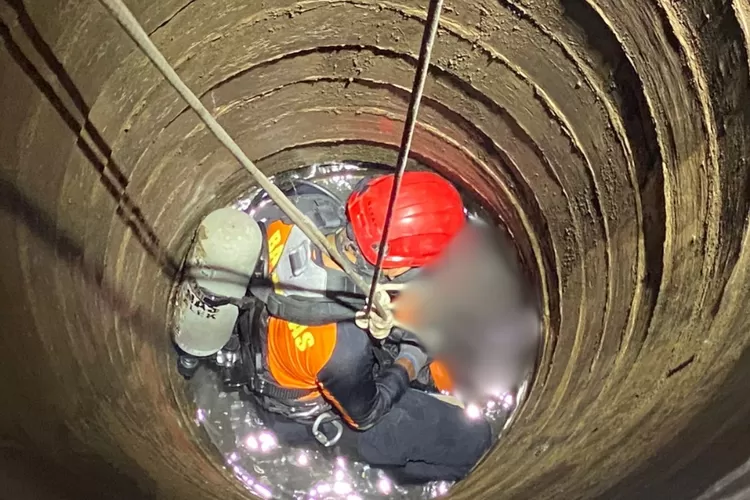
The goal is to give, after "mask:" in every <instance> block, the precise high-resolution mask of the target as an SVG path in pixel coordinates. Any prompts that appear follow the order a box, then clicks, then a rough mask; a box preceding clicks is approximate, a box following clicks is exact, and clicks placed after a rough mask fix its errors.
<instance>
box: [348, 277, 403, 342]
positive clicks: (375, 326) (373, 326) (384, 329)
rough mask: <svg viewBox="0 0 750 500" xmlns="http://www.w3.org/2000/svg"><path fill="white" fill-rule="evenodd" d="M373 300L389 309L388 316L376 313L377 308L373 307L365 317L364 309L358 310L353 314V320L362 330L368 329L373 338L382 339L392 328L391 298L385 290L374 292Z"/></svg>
mask: <svg viewBox="0 0 750 500" xmlns="http://www.w3.org/2000/svg"><path fill="white" fill-rule="evenodd" d="M375 300H377V301H379V302H380V304H382V305H383V307H384V308H385V309H386V310H387V311H389V314H388V317H387V318H383V317H382V316H380V314H378V311H377V308H375V307H373V308H372V311H371V312H370V316H369V317H365V311H358V312H357V313H356V315H355V316H354V322H355V323H356V324H357V326H358V327H360V328H362V329H363V330H368V331H369V332H370V335H372V337H373V338H375V339H378V340H383V339H384V338H386V337H388V335H390V333H391V329H392V328H393V315H391V314H390V304H391V298H390V296H389V295H388V292H386V291H385V290H380V289H379V290H377V291H376V292H375Z"/></svg>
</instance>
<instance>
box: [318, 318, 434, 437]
mask: <svg viewBox="0 0 750 500" xmlns="http://www.w3.org/2000/svg"><path fill="white" fill-rule="evenodd" d="M411 357H412V358H413V357H414V356H413V355H412V356H411ZM416 362H418V360H417V361H416ZM374 367H375V356H374V354H373V351H372V344H371V341H370V338H369V336H368V334H367V333H366V332H365V331H364V330H361V329H360V328H359V327H357V326H356V325H355V324H354V323H352V322H345V323H339V325H338V333H337V341H336V348H335V349H334V352H333V355H332V356H331V358H330V360H329V361H328V363H326V365H325V367H323V369H322V370H321V371H320V372H319V373H318V384H319V386H320V389H321V390H322V392H323V394H324V395H325V396H326V398H327V399H328V400H329V401H330V402H331V404H333V406H334V407H336V409H338V411H339V412H340V413H341V415H342V417H343V418H344V420H345V421H346V422H347V423H348V424H349V425H350V426H352V427H353V428H355V429H358V430H365V429H368V428H370V427H372V426H373V425H374V424H375V423H376V422H377V421H378V420H379V419H380V418H381V417H382V416H383V415H385V414H386V413H388V411H390V409H391V407H392V406H393V404H394V403H396V402H397V401H398V400H399V399H400V398H401V396H402V395H403V394H404V391H406V389H407V388H408V387H409V382H410V381H411V379H413V377H415V376H416V373H418V372H419V369H420V367H415V366H413V365H412V359H409V357H403V356H401V355H399V358H397V360H396V362H395V363H394V364H393V365H391V366H389V367H388V368H385V369H384V370H381V371H380V373H379V374H378V375H377V377H376V376H375V375H374V374H373V371H374Z"/></svg>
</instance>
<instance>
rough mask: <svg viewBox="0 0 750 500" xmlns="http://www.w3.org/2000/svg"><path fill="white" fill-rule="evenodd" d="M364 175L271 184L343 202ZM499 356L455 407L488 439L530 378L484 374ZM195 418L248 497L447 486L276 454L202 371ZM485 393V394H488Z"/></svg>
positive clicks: (423, 492) (342, 171) (315, 172)
mask: <svg viewBox="0 0 750 500" xmlns="http://www.w3.org/2000/svg"><path fill="white" fill-rule="evenodd" d="M372 173H373V172H372V170H371V169H365V168H362V167H361V166H358V165H353V164H328V165H315V166H312V167H307V168H305V169H302V170H298V171H295V172H292V173H286V174H282V175H281V176H279V178H277V179H275V181H276V182H277V183H279V182H283V181H288V180H293V179H308V180H311V181H314V182H315V183H316V184H318V185H320V186H323V187H325V188H327V189H328V190H330V191H331V192H333V193H334V194H336V195H337V196H339V197H340V198H341V199H342V200H343V199H345V198H346V196H347V195H348V194H349V192H351V190H352V188H353V186H354V185H355V184H356V183H357V182H358V181H359V180H360V179H361V178H363V177H365V176H368V175H371V174H372ZM256 194H257V193H250V194H249V195H248V196H247V197H244V198H243V199H241V200H239V201H238V202H237V203H236V204H235V207H236V208H239V209H241V210H243V211H246V212H248V213H252V212H253V211H254V210H256V209H257V208H258V207H257V202H258V199H257V198H256ZM466 206H467V214H468V215H469V216H470V217H471V218H474V219H484V218H485V217H486V214H484V213H483V212H482V209H481V208H480V207H478V206H477V205H476V204H475V203H473V201H472V200H471V199H467V200H466ZM501 350H505V351H507V346H503V345H502V344H499V345H497V346H489V345H488V346H487V347H486V348H485V352H483V353H482V354H483V355H485V356H486V357H485V358H483V360H482V361H483V362H484V364H483V366H484V368H483V369H484V370H485V371H484V372H482V373H481V377H482V379H483V380H484V382H485V384H484V386H483V387H482V390H481V391H480V392H476V391H473V392H472V393H471V394H467V395H466V396H465V397H461V396H460V395H455V394H454V396H459V399H461V400H462V401H464V402H465V405H464V410H465V412H466V414H467V415H468V416H469V417H470V418H473V419H478V418H482V417H484V418H486V419H487V420H488V421H489V422H490V424H491V426H492V428H493V432H494V434H495V436H499V435H500V434H501V432H502V430H503V428H504V427H505V425H506V423H507V422H508V421H509V418H510V416H511V415H512V413H513V411H514V410H515V409H516V407H517V405H518V403H519V402H520V401H522V399H523V395H524V392H525V386H524V381H527V380H528V378H529V377H530V374H531V370H532V366H531V364H529V362H528V360H524V361H523V362H518V363H515V364H512V366H511V365H508V366H509V368H506V369H505V371H504V372H499V371H497V370H493V369H492V368H491V367H493V366H498V365H499V364H501V363H503V364H506V365H507V363H504V362H503V361H501V360H504V359H505V358H507V355H506V356H505V358H504V356H503V353H502V352H501ZM190 384H191V387H192V390H193V394H194V398H195V403H196V407H197V408H198V409H197V412H196V416H195V421H196V424H197V425H200V426H202V427H203V428H204V429H205V430H206V432H207V433H208V436H209V437H210V439H211V441H212V442H213V443H214V444H215V445H216V447H217V448H218V450H219V451H220V452H221V454H222V456H223V457H224V459H225V462H226V468H227V469H228V470H230V471H232V473H233V474H234V475H235V476H236V477H237V479H238V480H239V481H240V482H241V483H242V484H243V485H244V486H245V488H247V490H248V491H249V492H250V493H252V494H254V495H257V496H259V497H260V498H288V499H311V500H312V499H315V500H326V499H346V500H360V499H361V500H366V499H382V498H403V499H422V498H425V499H426V498H436V497H440V496H443V495H445V494H446V493H447V492H448V490H449V489H450V487H451V483H448V482H434V483H429V484H426V485H423V486H410V487H404V486H401V485H398V484H396V483H395V482H393V481H392V480H391V479H390V478H389V477H388V475H387V474H386V473H385V472H383V471H382V470H379V469H376V468H372V467H370V466H369V465H367V464H365V463H361V462H358V461H356V460H352V459H349V458H347V457H344V456H342V455H341V454H340V453H339V452H338V449H337V447H333V448H330V449H324V448H322V447H321V448H311V449H308V448H293V447H286V446H281V445H280V444H279V442H278V439H277V438H276V436H275V435H274V434H273V433H272V432H271V431H269V430H268V429H266V428H265V426H264V425H263V423H262V421H261V420H260V418H259V417H258V415H257V413H256V412H255V409H254V407H253V404H252V403H250V402H249V401H245V400H244V399H242V398H241V397H240V395H239V393H236V392H232V393H226V392H223V391H222V390H221V385H220V381H219V378H218V376H217V375H216V374H215V373H214V372H212V371H210V370H208V369H205V368H201V369H200V370H199V371H198V372H197V373H196V375H195V377H194V378H193V379H192V380H191V381H190ZM489 387H492V389H490V388H489Z"/></svg>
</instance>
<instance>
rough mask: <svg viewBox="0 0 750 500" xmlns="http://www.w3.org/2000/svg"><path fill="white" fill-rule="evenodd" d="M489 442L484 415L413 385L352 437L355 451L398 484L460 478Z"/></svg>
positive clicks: (488, 430) (490, 436)
mask: <svg viewBox="0 0 750 500" xmlns="http://www.w3.org/2000/svg"><path fill="white" fill-rule="evenodd" d="M491 444H492V432H491V429H490V425H489V423H488V422H487V421H486V420H484V419H483V418H478V419H472V418H470V417H469V416H468V415H467V414H466V412H465V411H464V410H462V409H461V408H459V407H457V406H453V405H451V404H448V403H445V402H443V401H440V400H438V399H436V398H434V397H433V396H430V395H428V394H425V393H423V392H420V391H416V390H408V391H407V392H406V393H405V394H404V396H403V397H402V398H401V400H399V402H398V403H396V405H395V406H394V407H393V409H392V410H391V411H390V412H389V413H388V414H387V415H385V416H384V417H383V418H382V419H381V420H380V421H379V422H378V423H377V424H375V426H374V427H372V428H371V429H369V430H367V431H364V432H361V433H358V439H357V445H358V446H357V448H358V455H359V456H360V457H361V458H362V459H363V460H364V461H365V462H367V463H369V464H370V465H372V466H374V467H381V468H384V469H385V470H387V471H389V472H390V473H391V475H392V476H393V478H394V479H396V480H397V481H398V482H401V483H423V482H427V481H434V480H458V479H461V478H463V477H464V476H465V475H466V474H468V473H469V471H470V470H471V469H472V467H473V466H474V464H475V463H476V462H477V461H478V460H479V459H480V458H481V457H482V455H483V454H484V453H485V452H486V451H487V450H488V449H489V448H490V446H491Z"/></svg>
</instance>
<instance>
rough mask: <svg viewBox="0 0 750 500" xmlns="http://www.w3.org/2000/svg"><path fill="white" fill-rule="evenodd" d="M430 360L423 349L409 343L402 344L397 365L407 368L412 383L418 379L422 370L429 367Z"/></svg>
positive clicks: (397, 357)
mask: <svg viewBox="0 0 750 500" xmlns="http://www.w3.org/2000/svg"><path fill="white" fill-rule="evenodd" d="M428 360H429V357H428V356H427V353H426V352H425V351H424V350H423V349H422V348H421V347H417V346H416V345H413V344H408V343H404V344H401V349H400V350H399V353H398V356H396V364H400V365H401V366H403V367H404V368H406V371H407V372H409V380H410V381H412V380H415V379H416V378H417V375H419V372H420V371H422V368H424V367H425V366H426V365H427V362H428Z"/></svg>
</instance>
